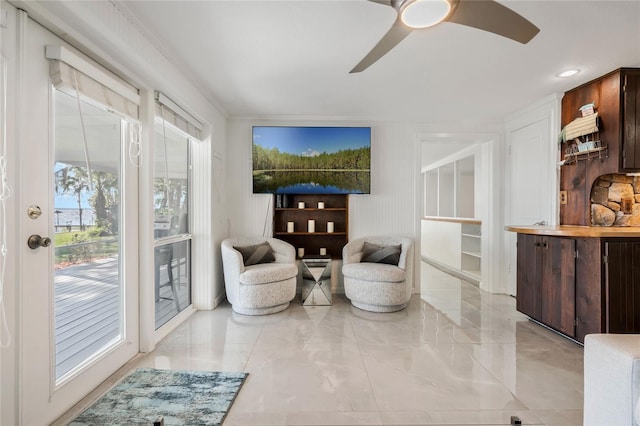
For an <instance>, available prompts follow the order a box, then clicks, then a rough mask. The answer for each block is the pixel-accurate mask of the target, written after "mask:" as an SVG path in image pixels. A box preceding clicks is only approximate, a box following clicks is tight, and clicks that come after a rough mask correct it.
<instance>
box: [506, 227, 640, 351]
mask: <svg viewBox="0 0 640 426" xmlns="http://www.w3.org/2000/svg"><path fill="white" fill-rule="evenodd" d="M517 268H518V269H517V296H516V308H517V310H518V311H520V312H522V313H523V314H525V315H527V316H529V317H530V318H531V319H534V320H536V321H538V322H540V323H542V324H544V325H546V326H549V327H551V328H553V329H555V330H557V331H559V332H560V333H562V334H564V335H566V336H568V337H571V338H573V339H575V340H577V341H578V342H584V338H585V336H586V335H587V334H590V333H640V239H638V238H591V237H588V238H581V237H556V236H547V235H534V234H521V233H518V255H517Z"/></svg>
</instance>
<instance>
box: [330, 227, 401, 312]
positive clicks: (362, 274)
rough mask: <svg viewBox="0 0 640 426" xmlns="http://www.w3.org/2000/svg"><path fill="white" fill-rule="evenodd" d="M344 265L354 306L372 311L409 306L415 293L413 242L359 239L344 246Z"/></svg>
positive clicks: (343, 268) (344, 272)
mask: <svg viewBox="0 0 640 426" xmlns="http://www.w3.org/2000/svg"><path fill="white" fill-rule="evenodd" d="M376 246H377V247H376ZM342 262H343V264H342V274H343V275H344V290H345V294H346V296H347V298H348V299H349V300H351V304H352V305H353V306H355V307H357V308H360V309H363V310H365V311H371V312H395V311H400V310H402V309H404V308H405V307H406V306H407V303H408V302H409V300H410V299H411V293H412V290H413V241H412V240H411V239H409V238H402V237H368V238H358V239H355V240H352V241H350V242H349V243H348V244H347V245H345V246H344V248H343V250H342ZM396 262H397V263H396ZM394 263H395V264H394Z"/></svg>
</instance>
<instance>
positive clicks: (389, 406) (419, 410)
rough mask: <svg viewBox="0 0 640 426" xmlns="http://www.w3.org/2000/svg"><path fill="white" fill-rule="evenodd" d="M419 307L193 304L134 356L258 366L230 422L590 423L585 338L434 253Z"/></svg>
mask: <svg viewBox="0 0 640 426" xmlns="http://www.w3.org/2000/svg"><path fill="white" fill-rule="evenodd" d="M421 267H422V283H421V295H420V296H414V297H413V299H412V300H411V302H410V305H409V307H408V308H407V309H405V310H404V311H401V312H397V313H390V314H374V313H369V312H365V311H361V310H359V309H357V308H354V307H352V306H351V305H350V304H349V301H348V299H346V298H345V297H344V295H334V298H333V305H332V306H330V307H303V306H301V304H300V300H299V299H296V300H294V301H293V302H292V304H291V306H290V307H289V309H287V310H286V311H284V312H281V313H277V314H273V315H268V316H261V317H247V316H243V315H238V314H235V313H233V312H232V310H231V308H230V306H229V305H226V304H225V305H223V306H221V307H219V308H217V309H215V310H213V311H201V312H197V313H196V314H194V315H193V316H191V317H190V318H189V319H188V320H187V321H186V322H185V323H183V324H182V325H181V326H179V327H178V328H177V329H176V330H175V331H174V332H173V333H172V334H171V335H169V336H168V337H167V338H166V339H165V340H164V341H163V342H161V343H160V344H159V345H158V346H157V348H156V350H155V351H153V352H152V353H150V354H147V355H145V356H143V357H140V358H139V359H138V360H137V361H136V362H135V363H134V364H135V365H133V366H132V368H135V367H139V366H145V367H155V368H167V369H169V368H171V369H188V370H219V371H246V372H248V373H249V377H248V379H247V381H246V382H245V385H244V386H243V388H242V390H241V392H240V394H239V395H238V397H237V399H236V401H235V403H234V405H233V406H232V408H231V411H230V412H229V414H228V416H227V418H226V420H225V422H224V424H225V426H227V425H475V424H481V425H503V424H509V419H510V417H511V416H514V415H515V416H518V417H520V419H521V420H522V421H523V424H525V425H549V426H556V425H557V426H571V425H581V424H582V399H583V373H582V370H583V350H582V347H581V346H580V345H578V344H576V343H574V342H572V341H570V340H567V339H565V338H563V337H560V336H559V335H557V334H555V333H553V332H551V331H549V330H547V329H545V328H543V327H541V326H539V325H537V324H535V323H533V322H530V321H528V320H527V318H526V317H525V316H524V315H521V314H520V313H518V312H517V311H516V310H515V299H514V298H512V297H509V296H506V295H492V294H488V293H486V292H483V291H481V290H479V289H478V288H477V287H475V286H473V285H471V284H468V283H466V282H464V281H461V280H459V279H457V278H454V277H452V276H450V275H447V274H445V273H443V272H440V271H438V270H437V269H435V268H433V267H431V266H429V265H427V264H425V263H424V262H423V263H422V265H421Z"/></svg>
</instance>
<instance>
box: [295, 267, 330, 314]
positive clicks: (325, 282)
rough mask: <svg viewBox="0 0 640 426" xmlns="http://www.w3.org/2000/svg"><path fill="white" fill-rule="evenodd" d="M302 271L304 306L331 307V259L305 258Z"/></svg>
mask: <svg viewBox="0 0 640 426" xmlns="http://www.w3.org/2000/svg"><path fill="white" fill-rule="evenodd" d="M300 268H301V269H302V304H303V305H304V306H328V305H331V258H330V257H329V256H317V257H311V256H309V257H304V258H302V261H301V262H300Z"/></svg>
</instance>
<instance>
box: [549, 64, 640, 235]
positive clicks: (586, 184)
mask: <svg viewBox="0 0 640 426" xmlns="http://www.w3.org/2000/svg"><path fill="white" fill-rule="evenodd" d="M592 102H593V103H594V104H595V106H596V109H597V112H598V116H599V118H600V125H599V132H598V136H599V138H600V140H601V142H602V145H603V146H606V148H607V150H606V151H605V154H603V155H601V156H598V157H596V158H589V159H586V160H584V161H577V162H574V163H572V164H567V165H564V166H563V167H562V169H561V173H560V190H561V191H567V196H568V198H567V199H568V203H567V204H563V205H561V206H560V223H562V224H564V225H585V226H588V225H590V214H589V212H590V194H591V187H592V186H593V183H594V182H595V180H596V179H597V178H598V177H600V176H602V175H606V174H611V173H628V172H635V171H640V141H638V139H637V134H638V132H639V126H640V69H636V68H621V69H618V70H616V71H613V72H611V73H609V74H606V75H604V76H602V77H600V78H598V79H596V80H593V81H590V82H588V83H586V84H583V85H581V86H579V87H576V88H575V89H572V90H570V91H568V92H566V93H565V94H564V97H563V98H562V113H561V125H562V127H563V128H564V127H565V126H566V125H567V124H569V123H570V122H571V121H573V120H574V119H575V118H577V117H578V116H579V114H580V113H579V108H580V107H581V106H582V105H585V104H589V103H592ZM565 148H566V145H564V144H563V146H562V149H561V150H560V151H561V154H560V156H561V157H562V158H563V157H564V149H565ZM562 158H561V159H562Z"/></svg>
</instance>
